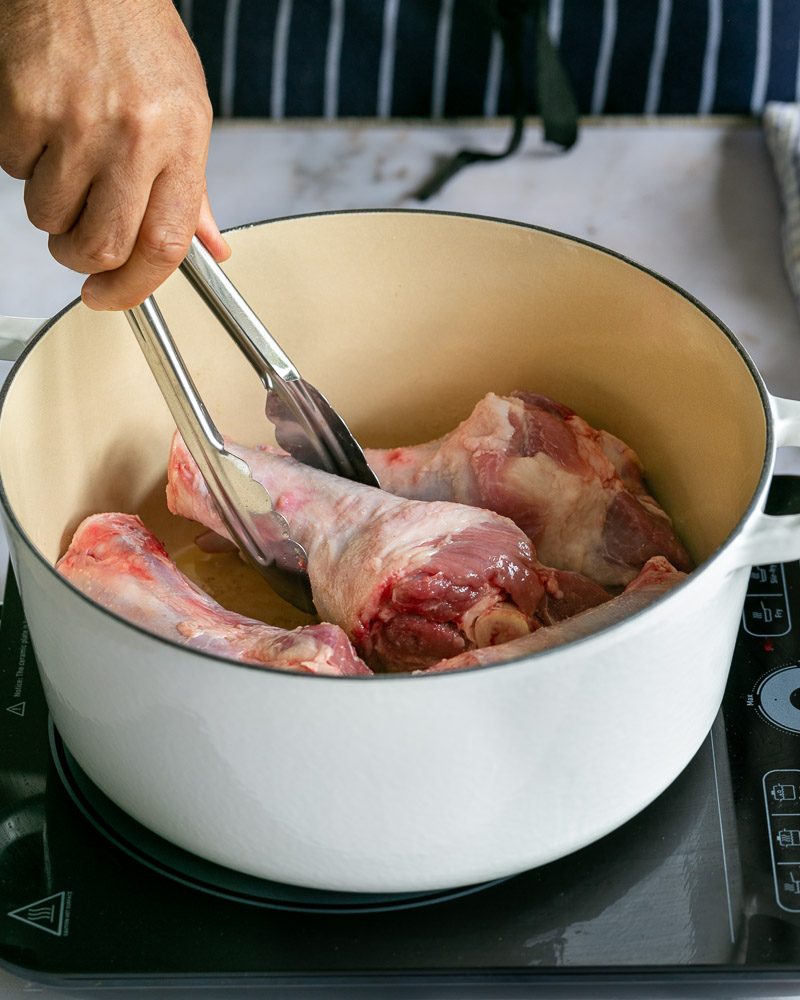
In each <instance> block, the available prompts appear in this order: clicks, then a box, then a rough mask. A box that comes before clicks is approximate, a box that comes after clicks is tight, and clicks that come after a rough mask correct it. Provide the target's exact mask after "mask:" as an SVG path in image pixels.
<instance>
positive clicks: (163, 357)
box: [126, 237, 378, 614]
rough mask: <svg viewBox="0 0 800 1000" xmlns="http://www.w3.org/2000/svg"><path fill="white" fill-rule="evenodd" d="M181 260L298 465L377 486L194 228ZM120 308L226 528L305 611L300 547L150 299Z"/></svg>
mask: <svg viewBox="0 0 800 1000" xmlns="http://www.w3.org/2000/svg"><path fill="white" fill-rule="evenodd" d="M181 270H182V271H183V273H184V274H185V275H186V277H187V278H188V279H189V281H190V282H191V284H192V285H193V286H194V288H195V289H196V290H197V291H198V292H199V293H200V296H201V297H202V298H203V300H204V301H205V302H206V304H207V305H208V306H209V307H210V309H211V311H212V312H213V313H214V315H215V316H216V317H217V318H218V319H219V320H220V322H221V323H222V325H223V326H224V327H225V329H226V330H227V332H228V333H229V334H230V335H231V337H232V338H233V340H234V342H235V343H236V345H237V346H238V347H239V348H240V350H241V351H242V353H243V354H244V356H245V357H246V358H247V360H248V361H249V362H250V364H251V365H252V366H253V368H254V369H255V370H256V373H257V375H258V377H259V378H260V380H261V382H262V383H263V385H264V388H265V389H266V390H267V403H266V415H267V417H268V419H269V420H270V421H271V422H272V423H273V424H274V426H275V438H276V440H277V442H278V444H279V445H280V446H281V447H282V448H284V449H285V450H286V451H288V452H289V453H290V454H291V455H292V456H293V457H294V458H296V459H298V461H301V462H304V463H305V464H307V465H313V466H315V467H316V468H318V469H323V470H324V471H326V472H331V473H334V474H336V475H339V476H343V477H345V478H347V479H352V480H354V481H355V482H359V483H366V484H367V485H369V486H377V485H378V480H377V479H376V477H375V474H374V473H373V472H372V470H371V469H370V467H369V465H367V461H366V459H365V458H364V453H363V451H362V450H361V448H360V447H359V445H358V443H357V441H356V440H355V438H354V437H353V435H352V434H351V433H350V431H349V430H348V428H347V425H346V424H345V422H344V421H343V420H342V418H341V417H340V416H339V414H338V413H336V411H335V410H334V409H333V407H332V406H331V405H330V403H328V401H327V400H326V399H325V397H324V396H323V395H322V393H320V392H319V391H318V390H317V389H315V388H314V386H312V385H311V384H310V383H308V382H306V381H305V379H303V378H302V377H301V376H300V373H299V372H298V371H297V369H296V368H295V367H294V365H293V364H292V362H291V361H290V360H289V358H288V357H287V356H286V354H285V353H284V351H283V350H282V348H281V347H280V345H279V344H278V343H277V341H276V340H275V339H274V338H273V337H272V336H271V335H270V333H269V332H268V331H267V329H266V327H265V326H264V325H263V324H262V323H261V321H260V320H259V318H258V317H257V316H256V314H255V313H254V312H253V310H252V309H251V308H250V306H249V305H248V304H247V302H246V301H245V300H244V298H243V297H242V295H241V294H240V293H239V291H238V290H237V289H236V287H235V286H234V285H233V283H232V282H231V280H230V279H229V278H228V277H227V275H226V274H225V272H224V271H223V270H222V268H221V267H220V266H219V265H218V264H217V262H216V261H215V260H214V258H213V257H212V256H211V254H210V253H209V252H208V250H206V248H205V247H204V246H203V244H202V243H201V242H200V241H199V240H198V239H197V237H194V238H193V239H192V244H191V247H190V249H189V252H188V254H187V255H186V259H185V260H184V262H183V263H182V264H181ZM126 317H127V319H128V322H129V323H130V325H131V327H132V329H133V332H134V334H135V335H136V339H137V341H138V342H139V346H140V347H141V348H142V351H143V353H144V356H145V358H146V360H147V363H148V364H149V365H150V369H151V371H152V372H153V375H154V376H155V379H156V382H157V383H158V386H159V389H160V390H161V393H162V395H163V396H164V400H165V401H166V403H167V406H168V407H169V409H170V412H171V413H172V416H173V419H174V420H175V423H176V424H177V427H178V430H179V431H180V433H181V436H182V437H183V440H184V441H185V443H186V447H187V448H188V449H189V452H190V453H191V455H192V458H193V459H194V460H195V462H196V463H197V466H198V468H199V469H200V472H201V473H202V475H203V478H204V479H205V481H206V485H207V486H208V491H209V493H210V494H211V496H212V497H213V498H214V501H215V503H216V505H217V508H218V511H219V514H220V516H221V518H222V520H223V521H224V523H225V526H226V527H227V529H228V531H229V532H230V536H231V538H232V539H233V541H234V542H235V543H236V544H237V545H238V547H239V549H240V550H241V551H242V553H243V554H244V555H245V556H246V558H247V559H248V560H249V561H250V562H251V563H252V564H253V566H255V568H256V569H257V570H258V571H259V572H260V573H261V574H262V576H264V577H265V578H266V580H267V581H268V582H269V583H270V584H271V586H272V587H273V588H274V590H275V591H276V592H277V593H278V594H280V596H281V597H283V598H284V599H285V600H287V601H289V602H290V603H291V604H293V605H294V606H295V607H297V608H300V609H301V610H302V611H307V612H309V613H311V614H313V613H314V611H315V608H314V602H313V600H312V597H311V587H310V585H309V582H308V576H307V575H306V566H307V561H308V560H307V555H306V552H305V550H304V549H303V547H302V546H301V545H300V544H299V543H298V542H296V541H295V540H294V539H293V538H292V537H291V534H290V531H289V526H288V524H287V523H286V520H285V518H284V517H283V516H282V515H281V514H279V513H278V512H277V511H276V510H275V509H274V507H273V505H272V499H271V497H270V495H269V493H268V492H267V490H266V489H265V488H264V487H263V486H261V484H260V483H257V482H256V481H255V480H254V479H253V477H252V475H251V472H250V468H249V466H248V465H247V463H246V462H244V461H243V460H242V459H241V458H239V457H238V456H236V455H233V454H231V452H229V451H228V450H227V449H226V448H225V444H224V441H223V438H222V435H221V434H220V433H219V431H218V430H217V428H216V426H215V424H214V422H213V420H212V419H211V417H210V416H209V414H208V411H207V410H206V407H205V404H204V403H203V400H202V399H201V398H200V394H199V393H198V391H197V388H196V387H195V384H194V382H193V381H192V378H191V376H190V375H189V372H188V371H187V369H186V366H185V365H184V363H183V359H182V358H181V355H180V353H179V352H178V349H177V347H176V345H175V342H174V340H173V339H172V335H171V334H170V332H169V328H168V327H167V324H166V322H165V320H164V317H163V316H162V314H161V310H160V309H159V308H158V305H157V304H156V301H155V299H154V298H153V297H152V296H150V297H148V298H147V299H145V300H144V302H142V304H141V305H139V306H135V307H134V308H133V309H129V310H127V311H126Z"/></svg>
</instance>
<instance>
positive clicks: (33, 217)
mask: <svg viewBox="0 0 800 1000" xmlns="http://www.w3.org/2000/svg"><path fill="white" fill-rule="evenodd" d="M24 200H25V209H26V211H27V213H28V218H29V219H30V221H31V223H32V225H34V226H35V227H36V228H37V229H41V230H42V232H45V233H50V234H51V235H60V234H61V233H65V232H66V231H67V230H68V229H69V228H70V219H69V213H68V211H67V209H66V208H65V207H64V206H63V205H59V204H57V203H56V202H53V201H48V200H41V199H40V198H38V197H37V196H36V195H35V194H29V192H28V191H27V190H26V191H25V195H24Z"/></svg>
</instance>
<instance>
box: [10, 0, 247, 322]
mask: <svg viewBox="0 0 800 1000" xmlns="http://www.w3.org/2000/svg"><path fill="white" fill-rule="evenodd" d="M211 117H212V116H211V105H210V102H209V99H208V92H207V90H206V85H205V79H204V76H203V70H202V67H201V65H200V60H199V58H198V56H197V52H196V50H195V48H194V46H193V44H192V42H191V39H190V38H189V36H188V34H187V33H186V30H185V28H184V26H183V24H182V23H181V20H180V18H179V17H178V14H177V12H176V11H175V8H174V6H173V4H172V2H171V0H100V2H98V0H3V2H2V4H0V167H2V168H3V169H4V170H5V171H6V172H7V173H9V174H11V176H12V177H17V178H19V179H21V180H24V181H25V206H26V209H27V213H28V217H29V219H30V220H31V222H32V223H33V224H34V225H35V226H36V227H37V228H39V229H42V230H44V231H45V232H46V233H48V234H50V237H49V244H48V245H49V249H50V252H51V254H52V255H53V257H55V259H56V260H57V261H59V262H60V263H61V264H64V265H65V266H66V267H69V268H72V269H73V270H75V271H79V272H81V273H84V274H88V275H90V277H89V278H88V279H87V281H86V282H85V283H84V285H83V289H82V292H81V296H82V298H83V301H84V302H85V303H86V305H87V306H90V307H91V308H93V309H124V308H128V307H130V306H133V305H136V304H138V303H139V302H141V301H142V299H144V298H146V297H147V295H149V294H150V293H151V292H153V291H154V290H155V289H156V288H157V287H158V285H160V284H161V282H162V281H164V280H165V279H166V278H167V277H168V276H169V275H170V274H171V273H172V271H174V270H175V268H176V267H177V266H178V264H180V262H181V261H182V260H183V258H184V256H185V255H186V251H187V249H188V247H189V242H190V240H191V238H192V235H193V234H194V233H195V232H196V233H197V234H198V236H199V237H200V239H201V240H202V241H203V243H205V245H206V246H207V247H208V249H209V250H210V251H211V253H212V254H213V255H214V256H215V257H216V259H217V260H225V259H226V258H227V257H228V256H229V254H230V250H229V249H228V246H227V244H226V243H225V241H224V239H223V238H222V236H221V235H220V233H219V229H218V228H217V225H216V222H215V221H214V217H213V215H212V214H211V209H210V207H209V203H208V197H207V195H206V190H205V168H206V159H207V155H208V141H209V136H210V132H211Z"/></svg>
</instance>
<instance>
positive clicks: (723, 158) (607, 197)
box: [0, 122, 800, 1000]
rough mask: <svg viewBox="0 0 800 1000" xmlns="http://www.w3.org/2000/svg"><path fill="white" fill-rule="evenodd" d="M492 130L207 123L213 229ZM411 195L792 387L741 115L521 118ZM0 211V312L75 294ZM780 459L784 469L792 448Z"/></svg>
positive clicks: (410, 170)
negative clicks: (485, 225)
mask: <svg viewBox="0 0 800 1000" xmlns="http://www.w3.org/2000/svg"><path fill="white" fill-rule="evenodd" d="M506 127H507V126H505V125H503V126H493V125H475V126H472V125H447V126H442V125H436V126H434V125H428V124H425V125H406V124H398V123H389V124H375V123H366V124H358V123H348V124H340V125H321V124H312V125H308V124H302V123H298V124H292V123H288V124H282V125H277V124H267V123H259V122H256V123H253V124H244V123H231V124H222V125H218V126H217V127H216V128H215V131H214V135H213V140H212V144H211V152H210V159H209V192H210V196H211V200H212V204H213V206H214V209H215V211H216V215H217V219H218V221H219V223H220V225H222V226H224V227H230V226H236V225H239V224H242V223H245V222H251V221H255V220H260V219H266V218H271V217H276V216H284V215H293V214H298V213H305V212H315V211H326V210H332V209H344V208H371V207H407V208H413V207H422V206H420V204H419V203H418V202H416V201H415V200H414V198H413V196H412V192H413V191H414V190H415V189H416V187H417V186H418V185H419V184H420V183H421V182H422V181H423V180H425V179H426V178H427V177H428V175H429V174H430V173H431V171H432V168H433V165H434V163H435V161H436V159H437V157H445V156H448V155H450V154H452V153H454V152H455V151H457V150H458V149H460V148H462V146H464V145H469V146H475V145H478V146H479V147H482V148H494V149H499V148H501V147H502V145H503V144H504V142H505V138H506ZM425 207H429V208H431V209H436V210H446V211H458V212H473V213H477V214H482V215H491V216H498V217H503V218H510V219H515V220H520V221H524V222H530V223H536V224H538V225H542V226H547V227H550V228H553V229H558V230H561V231H563V232H566V233H571V234H574V235H578V236H581V237H585V238H587V239H589V240H592V241H594V242H597V243H600V244H602V245H605V246H608V247H610V248H612V249H614V250H617V251H619V252H621V253H624V254H626V255H627V256H629V257H631V258H633V259H634V260H637V261H639V262H640V263H642V264H644V265H646V266H648V267H650V268H652V269H653V270H655V271H657V272H659V273H661V274H663V275H665V276H666V277H669V278H671V279H672V280H673V281H675V282H677V283H678V284H679V285H682V286H683V287H684V288H686V289H687V290H688V291H690V292H691V293H693V294H694V295H695V296H696V297H697V298H699V299H700V300H701V301H702V302H704V303H705V304H706V305H707V306H708V307H709V308H710V309H712V310H713V311H714V312H716V313H717V315H718V316H719V317H720V318H721V319H722V320H723V321H724V322H725V323H726V324H727V325H728V326H729V327H730V328H731V329H732V330H733V332H734V333H735V334H736V335H737V336H738V337H739V338H740V339H741V341H742V342H743V344H744V345H745V347H746V349H747V350H748V351H749V352H750V354H751V355H752V357H753V359H754V361H755V363H756V364H757V366H758V367H759V369H760V370H761V372H762V374H763V375H764V378H765V380H766V382H767V385H768V387H769V388H770V390H771V391H773V392H774V393H777V394H778V395H785V396H795V397H798V398H800V322H799V321H798V313H797V310H796V308H795V303H794V301H793V299H792V296H791V293H790V290H789V285H788V282H787V280H786V277H785V274H784V270H783V264H782V258H781V248H780V221H781V220H780V205H779V201H778V193H777V187H776V184H775V181H774V178H773V174H772V168H771V164H770V162H769V158H768V154H767V150H766V147H765V144H764V140H763V136H762V134H761V131H760V129H759V128H758V127H757V126H754V125H740V124H735V123H726V122H722V123H715V124H711V123H709V122H687V123H680V122H668V123H658V124H657V123H648V124H645V123H621V122H605V123H601V124H598V125H590V126H586V127H584V129H583V131H582V134H581V138H580V141H579V143H578V145H577V146H576V147H575V148H574V149H573V150H572V151H570V152H569V153H568V154H566V155H562V154H560V153H557V152H555V151H553V150H552V149H548V148H546V147H545V146H544V145H543V143H542V142H541V141H540V139H539V135H538V129H537V127H536V125H535V123H532V125H531V127H530V128H529V131H528V135H527V137H526V141H525V144H524V146H523V149H522V151H521V152H520V153H519V154H518V155H516V156H515V157H513V158H511V159H509V160H506V161H503V162H501V163H496V164H492V165H489V166H483V165H479V166H474V167H471V168H468V169H467V170H465V171H464V172H463V173H461V174H460V175H458V176H457V177H456V178H454V179H453V180H452V181H451V183H450V184H449V185H448V186H447V187H446V188H445V190H444V191H443V192H442V193H441V194H440V195H438V196H437V197H435V198H433V199H432V200H431V201H430V202H428V203H427V204H426V206H425ZM0 215H1V216H2V218H3V220H4V224H5V233H6V235H5V239H4V242H3V249H2V251H0V315H20V316H40V317H44V316H47V315H50V314H52V313H54V312H56V311H57V310H58V309H60V308H61V307H62V306H63V305H65V304H66V303H67V302H68V301H70V300H71V299H72V298H74V297H75V296H76V295H77V294H78V289H79V287H80V278H79V277H78V276H77V275H73V274H70V273H69V272H66V271H64V270H63V269H62V268H60V267H59V266H58V265H57V264H55V263H54V262H53V261H52V260H51V259H50V258H49V257H48V254H47V249H46V237H45V236H44V235H43V234H41V233H38V232H37V231H35V230H34V229H32V228H31V227H30V225H29V224H28V223H27V221H26V219H25V215H24V210H23V207H22V185H21V183H20V182H17V181H14V180H12V179H11V178H8V177H7V176H6V175H4V174H3V175H0ZM782 467H783V468H787V469H788V468H792V471H800V464H797V460H791V459H785V460H784V462H783V465H782ZM2 919H3V917H2V914H0V920H2ZM178 992H179V993H180V994H181V995H184V994H183V991H182V990H181V991H178ZM26 993H27V991H26V988H25V984H24V983H23V982H22V981H21V980H18V979H16V978H15V977H12V976H10V975H9V974H7V973H5V972H3V971H2V970H0V997H3V998H5V997H9V998H10V997H18V996H23V995H26ZM37 995H38V996H40V997H55V996H62V995H66V994H62V993H61V992H58V991H54V990H42V991H41V992H39V991H37ZM69 995H70V996H72V997H78V996H81V997H82V996H87V997H88V996H91V995H92V994H90V993H83V992H82V991H80V990H79V991H77V992H71V993H70V994H69ZM126 995H127V992H126ZM202 995H203V996H204V997H206V998H207V1000H216V998H217V997H221V996H223V995H224V994H223V993H220V992H217V991H216V990H203V991H202ZM225 995H227V994H225Z"/></svg>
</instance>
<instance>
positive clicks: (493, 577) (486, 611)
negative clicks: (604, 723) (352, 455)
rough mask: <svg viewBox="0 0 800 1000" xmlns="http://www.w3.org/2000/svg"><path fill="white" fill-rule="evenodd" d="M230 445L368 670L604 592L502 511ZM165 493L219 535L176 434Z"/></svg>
mask: <svg viewBox="0 0 800 1000" xmlns="http://www.w3.org/2000/svg"><path fill="white" fill-rule="evenodd" d="M226 447H228V448H229V450H230V451H232V452H233V453H234V454H237V455H239V456H240V457H241V458H243V459H244V460H245V461H246V462H247V464H248V465H249V466H250V470H251V472H252V474H253V476H254V478H255V479H257V480H258V481H259V482H260V483H261V484H262V485H263V486H264V487H265V488H266V489H267V491H268V492H269V493H270V495H271V497H272V500H273V503H274V504H275V508H276V509H277V510H278V511H280V513H281V514H283V516H284V517H285V518H286V520H287V521H288V523H289V528H290V531H291V533H292V536H293V537H294V538H295V539H296V540H297V541H298V542H300V544H301V545H303V546H304V547H305V549H306V551H307V552H308V573H309V578H310V580H311V588H312V591H313V594H314V601H315V603H316V606H317V610H318V612H319V614H320V616H321V617H323V618H325V619H327V620H330V621H333V622H335V623H336V624H337V625H341V626H342V628H343V629H344V630H345V632H347V634H348V635H349V636H350V638H351V639H352V640H353V643H354V644H355V646H356V648H357V649H358V650H359V651H360V652H361V654H362V656H363V657H364V658H365V659H366V661H367V663H369V664H370V665H371V666H373V667H374V668H375V669H380V670H383V671H387V670H388V671H395V670H411V669H414V668H418V667H425V666H430V665H431V664H433V663H436V662H438V661H439V660H441V659H443V658H445V657H449V656H455V655H457V654H459V653H462V652H463V651H464V650H466V649H471V648H473V647H476V646H477V647H480V646H489V645H493V644H494V643H498V642H504V641H507V640H509V639H512V638H515V637H516V636H519V635H524V634H527V633H528V632H530V631H531V630H533V629H536V628H539V627H540V626H542V625H544V624H548V623H550V622H553V621H559V620H561V619H562V618H566V617H567V616H569V615H571V614H575V613H576V612H577V611H582V610H584V609H585V608H587V607H592V606H594V605H596V604H599V603H601V602H602V601H605V600H608V599H609V597H610V595H609V594H608V593H607V592H606V591H605V590H603V589H602V588H601V587H598V586H597V585H596V584H594V583H592V582H591V581H590V580H587V579H585V578H583V577H581V576H579V575H577V574H575V573H570V572H563V571H560V570H553V569H549V568H547V567H545V566H543V565H542V564H541V563H540V562H539V561H538V560H537V559H536V556H535V552H534V549H533V546H532V545H531V543H530V541H529V539H528V538H527V537H526V536H525V534H524V533H523V532H522V531H520V529H519V528H517V527H516V525H514V524H513V523H512V522H511V521H509V520H508V519H507V518H505V517H501V516H500V515H498V514H494V513H492V512H490V511H486V510H478V509H476V508H474V507H467V506H463V505H460V504H453V503H444V502H436V503H420V502H419V501H415V500H404V499H400V498H398V497H394V496H391V495H390V494H388V493H385V492H384V491H383V490H379V489H375V488H374V487H370V486H363V485H360V484H358V483H353V482H350V481H349V480H345V479H340V478H339V477H337V476H332V475H329V474H328V473H325V472H320V471H319V470H317V469H312V468H310V467H308V466H305V465H301V464H300V463H298V462H296V461H295V460H294V459H292V458H290V457H289V456H287V455H285V454H284V453H282V452H280V451H279V450H278V449H273V448H259V449H249V448H243V447H239V446H237V445H235V444H231V443H227V444H226ZM167 502H168V505H169V509H170V510H171V511H172V512H173V513H174V514H180V515H182V516H184V517H188V518H191V519H193V520H195V521H199V522H200V523H201V524H204V525H205V526H206V527H208V528H211V529H212V530H214V531H217V532H219V533H220V534H225V528H224V526H223V524H222V522H221V520H220V518H219V517H218V515H217V513H216V510H215V508H214V504H213V501H212V500H211V498H210V497H209V494H208V491H207V489H206V486H205V483H204V482H203V479H202V477H201V475H200V473H199V470H198V469H197V466H196V465H195V463H194V461H193V459H192V457H191V455H190V454H189V452H188V451H187V449H186V447H185V445H184V443H183V441H182V440H181V438H180V437H179V436H177V435H176V437H175V439H174V441H173V446H172V450H171V454H170V460H169V473H168V485H167Z"/></svg>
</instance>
